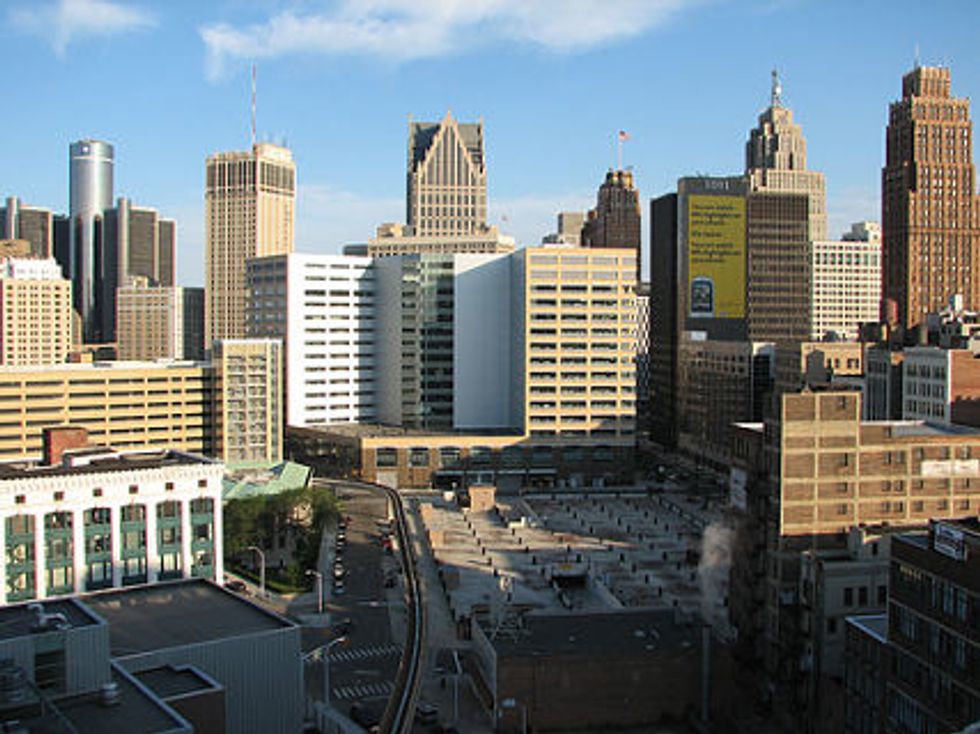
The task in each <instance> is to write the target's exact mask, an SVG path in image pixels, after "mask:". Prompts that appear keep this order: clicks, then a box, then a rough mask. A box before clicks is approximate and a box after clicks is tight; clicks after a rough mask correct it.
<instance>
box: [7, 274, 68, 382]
mask: <svg viewBox="0 0 980 734" xmlns="http://www.w3.org/2000/svg"><path fill="white" fill-rule="evenodd" d="M71 326H72V309H71V281H70V280H66V279H65V278H64V277H63V276H62V272H61V266H59V265H58V263H57V262H56V261H55V260H54V259H53V258H47V259H39V258H38V259H35V258H15V257H8V258H4V259H3V260H0V340H2V343H0V365H41V364H58V363H61V362H64V361H65V359H66V358H67V357H68V352H69V351H70V350H71V344H72V337H71Z"/></svg>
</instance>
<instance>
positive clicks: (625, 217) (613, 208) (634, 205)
mask: <svg viewBox="0 0 980 734" xmlns="http://www.w3.org/2000/svg"><path fill="white" fill-rule="evenodd" d="M640 218H641V214H640V190H639V189H638V188H636V186H635V184H634V183H633V172H632V171H609V172H608V173H606V180H605V181H603V182H602V186H600V187H599V193H598V195H597V197H596V205H595V209H591V210H590V211H589V213H588V216H587V218H586V220H585V224H584V225H583V227H582V246H583V247H629V248H632V249H635V250H636V263H637V271H636V275H637V279H638V280H639V278H640V270H639V268H640V267H641V265H640Z"/></svg>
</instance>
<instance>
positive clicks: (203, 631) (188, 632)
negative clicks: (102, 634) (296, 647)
mask: <svg viewBox="0 0 980 734" xmlns="http://www.w3.org/2000/svg"><path fill="white" fill-rule="evenodd" d="M81 599H82V601H83V603H84V604H85V605H86V606H88V607H90V608H91V609H92V611H94V612H95V613H96V614H98V615H99V616H101V617H102V618H103V619H105V620H106V621H107V622H108V623H109V646H110V650H111V655H112V656H113V657H126V656H129V655H136V654H140V653H145V652H150V651H152V650H161V649H166V648H171V647H181V646H184V645H195V644H200V643H206V642H212V641H214V640H221V639H229V638H233V637H241V636H244V635H250V634H257V633H261V632H269V631H273V630H280V629H289V628H292V627H294V626H295V625H294V624H293V623H292V622H290V621H288V620H286V619H284V618H282V617H279V616H277V615H275V614H272V613H271V612H267V611H265V610H264V609H262V608H261V607H258V606H256V605H255V604H252V603H251V602H249V601H247V600H245V599H242V598H241V597H239V596H237V595H235V594H232V593H231V592H229V591H226V590H224V589H222V588H221V587H220V586H217V585H215V584H212V583H211V582H210V581H205V580H203V579H190V580H186V579H185V580H181V581H174V582H170V583H157V584H151V585H146V586H133V587H129V588H124V589H112V590H108V591H102V592H96V593H94V594H88V595H85V596H82V597H81Z"/></svg>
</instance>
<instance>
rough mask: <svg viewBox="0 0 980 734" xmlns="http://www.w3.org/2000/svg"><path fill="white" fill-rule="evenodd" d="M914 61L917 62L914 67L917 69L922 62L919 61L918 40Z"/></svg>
mask: <svg viewBox="0 0 980 734" xmlns="http://www.w3.org/2000/svg"><path fill="white" fill-rule="evenodd" d="M914 63H915V66H914V67H913V68H915V69H918V68H919V66H921V63H920V61H919V43H918V42H916V44H915V59H914Z"/></svg>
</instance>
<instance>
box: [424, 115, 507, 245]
mask: <svg viewBox="0 0 980 734" xmlns="http://www.w3.org/2000/svg"><path fill="white" fill-rule="evenodd" d="M407 199H408V213H407V215H406V216H407V218H408V227H409V229H410V232H409V233H407V234H413V235H415V236H419V237H428V236H438V237H445V236H450V237H453V236H460V235H474V234H481V233H484V232H486V231H487V230H488V228H487V168H486V160H485V158H484V153H483V122H482V121H481V122H477V123H459V122H457V121H456V120H455V119H454V118H453V116H452V113H451V112H447V113H446V116H445V117H443V118H442V121H441V122H411V121H409V123H408V186H407Z"/></svg>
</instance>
